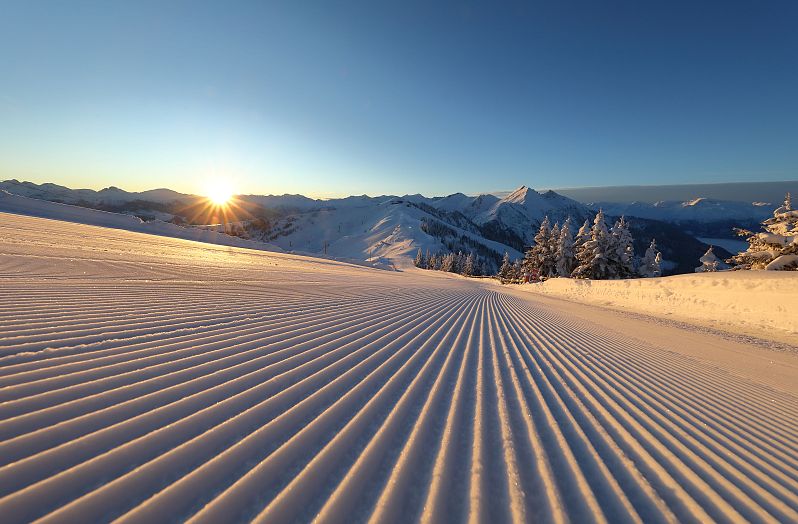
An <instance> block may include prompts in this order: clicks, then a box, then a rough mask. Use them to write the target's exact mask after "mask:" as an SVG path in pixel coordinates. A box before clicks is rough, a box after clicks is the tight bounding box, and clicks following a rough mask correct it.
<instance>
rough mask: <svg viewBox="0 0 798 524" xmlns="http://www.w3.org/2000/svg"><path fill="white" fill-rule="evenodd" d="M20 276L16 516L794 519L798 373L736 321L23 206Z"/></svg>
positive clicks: (11, 440)
mask: <svg viewBox="0 0 798 524" xmlns="http://www.w3.org/2000/svg"><path fill="white" fill-rule="evenodd" d="M0 289H1V290H2V292H1V293H0V461H1V462H2V463H1V464H0V520H2V522H4V523H12V522H27V521H32V520H36V519H41V521H42V522H100V521H110V520H118V521H120V522H143V523H147V524H152V523H155V522H166V521H181V520H191V521H193V522H230V521H242V520H255V521H259V522H293V521H310V520H312V519H318V520H319V521H324V522H356V521H369V520H371V521H379V522H390V521H403V522H405V521H417V520H421V521H424V522H461V521H466V520H469V519H470V520H474V521H482V522H506V521H512V520H515V521H519V522H523V521H532V520H534V521H552V522H562V521H572V522H588V521H597V522H601V521H612V522H641V521H645V522H666V521H672V522H673V521H679V522H698V521H700V522H709V521H752V522H777V521H780V522H795V521H798V492H797V491H796V485H798V396H796V388H795V387H794V383H795V382H794V381H790V380H787V381H786V382H784V383H775V384H774V383H769V382H767V381H766V380H764V379H763V380H761V381H760V380H758V379H757V375H756V374H755V373H751V374H746V373H745V372H740V373H736V372H732V371H730V369H732V367H733V366H732V363H731V361H729V366H727V365H726V364H725V363H724V362H725V361H724V360H723V359H724V358H725V357H723V356H722V355H721V356H720V357H717V356H716V357H714V358H715V360H714V361H712V360H711V359H705V358H699V357H697V356H691V355H690V353H689V351H688V350H686V349H685V348H686V347H687V346H688V345H689V344H694V343H696V341H697V340H703V339H701V338H696V337H704V338H706V339H707V340H708V341H709V342H708V343H710V344H717V345H720V346H723V345H725V344H727V342H726V341H725V340H724V339H720V338H717V339H710V338H708V337H710V335H706V334H703V335H700V334H695V333H690V332H684V333H683V332H682V331H679V330H676V329H674V328H670V327H667V326H663V325H659V324H656V323H650V325H649V324H646V331H647V334H648V336H649V337H654V338H656V339H657V340H658V341H659V342H658V343H653V342H651V341H647V340H649V339H647V338H645V337H642V338H641V337H633V336H631V335H629V334H626V333H625V332H624V330H623V328H622V327H620V328H619V327H618V326H610V325H603V324H600V323H597V322H593V321H590V320H588V319H586V318H584V317H579V316H574V315H572V314H570V312H568V311H567V310H565V309H558V307H557V306H556V301H552V300H550V299H546V298H545V297H543V298H539V297H535V296H534V295H530V294H518V293H516V294H511V293H507V292H505V291H503V289H502V288H501V287H499V286H495V285H492V284H489V283H480V282H477V281H473V280H466V279H462V278H456V277H448V276H446V275H442V274H438V273H433V272H430V273H427V272H419V271H406V272H404V273H394V272H388V271H380V270H376V269H371V268H364V267H358V266H351V265H346V264H341V263H337V262H331V261H325V260H314V259H310V258H302V257H298V256H293V255H287V254H280V253H267V252H259V251H253V250H245V249H238V248H231V247H222V246H215V245H209V244H200V243H195V242H191V241H185V240H179V239H171V238H166V237H157V236H148V235H144V234H139V233H133V232H127V231H120V230H112V229H104V228H98V227H93V226H85V225H78V224H71V223H65V222H58V221H52V220H46V219H41V218H29V217H22V216H17V215H10V214H0ZM629 322H632V321H631V320H630V321H629ZM635 322H643V321H642V320H636V321H635ZM619 325H621V326H623V325H624V323H620V324H619ZM638 327H639V326H638ZM728 344H730V345H734V347H735V350H734V352H730V355H731V356H730V357H729V358H734V359H737V360H735V362H734V365H739V359H740V358H748V357H747V355H748V356H750V358H751V359H752V360H751V362H752V366H753V364H754V363H756V362H759V361H760V360H762V359H763V358H764V359H766V360H767V359H770V362H771V363H773V362H776V363H777V364H779V367H780V368H782V370H783V369H784V367H785V366H787V369H788V371H787V375H786V376H787V377H788V379H789V378H790V377H793V378H794V377H795V376H796V375H795V374H794V373H795V370H796V369H798V368H796V367H795V354H793V353H790V352H789V351H786V352H781V353H776V352H772V351H769V350H766V349H762V348H757V347H753V346H752V347H742V346H740V344H739V343H737V342H733V341H728ZM763 354H764V356H763ZM757 365H758V364H757ZM730 366H731V367H730ZM789 366H793V367H792V368H790V367H789ZM779 384H781V385H779Z"/></svg>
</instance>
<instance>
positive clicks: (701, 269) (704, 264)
mask: <svg viewBox="0 0 798 524" xmlns="http://www.w3.org/2000/svg"><path fill="white" fill-rule="evenodd" d="M698 261H699V262H701V265H700V266H698V267H697V268H695V272H696V273H712V272H714V271H717V270H718V265H719V264H720V259H719V258H718V257H716V256H715V253H713V252H712V246H709V249H707V252H706V253H704V256H702V257H701V258H699V259H698Z"/></svg>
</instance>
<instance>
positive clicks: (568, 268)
mask: <svg viewBox="0 0 798 524" xmlns="http://www.w3.org/2000/svg"><path fill="white" fill-rule="evenodd" d="M555 258H556V260H557V262H556V264H555V265H556V269H557V274H558V275H559V276H561V277H570V276H571V272H572V271H573V270H574V239H573V236H572V235H571V217H568V218H567V219H566V220H565V222H564V223H563V225H562V228H560V238H559V242H558V243H557V252H556V256H555Z"/></svg>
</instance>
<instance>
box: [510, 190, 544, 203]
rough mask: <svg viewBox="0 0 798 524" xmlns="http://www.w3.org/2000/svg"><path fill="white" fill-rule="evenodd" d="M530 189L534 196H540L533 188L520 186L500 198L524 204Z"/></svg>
mask: <svg viewBox="0 0 798 524" xmlns="http://www.w3.org/2000/svg"><path fill="white" fill-rule="evenodd" d="M530 191H531V192H532V193H534V195H535V196H538V197H539V196H540V195H539V193H538V192H537V191H535V190H534V189H531V188H528V187H526V186H521V187H519V188H518V189H516V190H515V191H513V192H512V193H510V194H509V195H507V196H506V197H504V198H503V199H502V201H503V202H509V203H512V204H525V203H526V201H527V199H528V198H529V195H530Z"/></svg>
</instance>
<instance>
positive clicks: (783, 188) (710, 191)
mask: <svg viewBox="0 0 798 524" xmlns="http://www.w3.org/2000/svg"><path fill="white" fill-rule="evenodd" d="M554 191H556V192H557V193H559V194H561V195H565V196H567V197H570V198H573V199H574V200H577V201H579V202H582V203H590V202H644V203H647V204H653V203H655V202H659V201H661V200H694V199H696V198H700V197H703V198H711V199H715V200H731V201H736V202H749V203H750V202H757V201H758V202H768V203H774V202H781V201H782V200H784V193H786V192H788V191H789V192H791V193H793V194H798V180H788V181H781V182H729V183H719V184H676V185H662V186H605V187H575V188H564V189H555V190H554ZM494 194H496V195H498V194H499V193H494Z"/></svg>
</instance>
